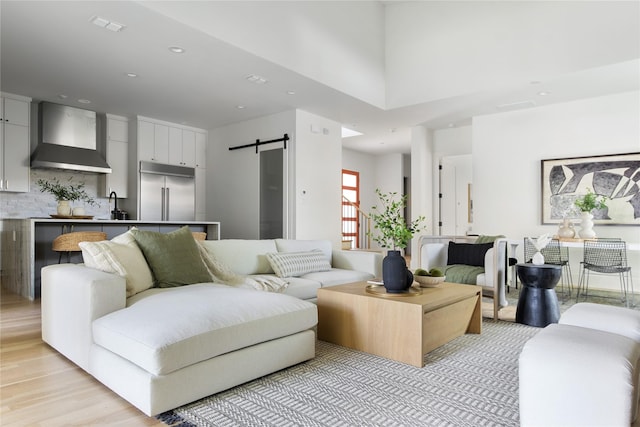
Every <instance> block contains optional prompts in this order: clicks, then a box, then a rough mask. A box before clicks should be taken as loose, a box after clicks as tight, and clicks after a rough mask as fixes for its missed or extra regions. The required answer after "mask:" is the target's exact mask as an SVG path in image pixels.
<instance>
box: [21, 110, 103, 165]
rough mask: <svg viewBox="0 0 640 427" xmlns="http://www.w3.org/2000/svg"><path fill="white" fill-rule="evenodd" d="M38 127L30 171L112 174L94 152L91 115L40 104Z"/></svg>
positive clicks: (94, 136) (92, 112)
mask: <svg viewBox="0 0 640 427" xmlns="http://www.w3.org/2000/svg"><path fill="white" fill-rule="evenodd" d="M38 126H39V127H38V145H37V146H36V149H35V150H34V152H33V154H32V155H31V167H32V168H56V169H68V170H77V171H84V172H98V173H111V167H110V166H109V165H108V164H107V162H106V160H105V159H104V157H103V156H102V155H101V154H100V153H99V152H98V151H97V149H96V113H95V112H94V111H89V110H83V109H80V108H74V107H68V106H66V105H59V104H53V103H51V102H44V101H43V102H41V103H40V114H39V120H38Z"/></svg>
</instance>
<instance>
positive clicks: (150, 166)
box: [139, 162, 196, 221]
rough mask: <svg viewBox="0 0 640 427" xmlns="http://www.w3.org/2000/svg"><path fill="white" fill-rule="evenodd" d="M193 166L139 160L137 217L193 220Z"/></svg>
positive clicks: (194, 208) (152, 219)
mask: <svg viewBox="0 0 640 427" xmlns="http://www.w3.org/2000/svg"><path fill="white" fill-rule="evenodd" d="M195 188H196V187H195V168H189V167H184V166H174V165H164V164H160V163H152V162H140V211H139V212H140V216H139V219H141V220H144V221H194V220H195V217H196V200H195V198H196V191H195Z"/></svg>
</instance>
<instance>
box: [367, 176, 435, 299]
mask: <svg viewBox="0 0 640 427" xmlns="http://www.w3.org/2000/svg"><path fill="white" fill-rule="evenodd" d="M376 195H377V196H378V198H379V199H380V205H381V206H380V207H378V206H374V207H373V208H371V213H370V217H371V219H372V220H373V223H374V230H377V232H378V233H376V234H374V233H372V232H369V236H371V238H372V239H373V241H374V242H376V243H377V244H378V245H380V247H382V248H391V249H390V250H389V251H388V252H387V255H386V256H385V258H384V260H383V261H382V281H383V283H384V287H385V288H386V289H387V292H389V293H401V292H405V291H406V290H407V289H409V288H410V287H411V285H412V284H413V274H412V273H411V272H410V271H409V270H408V269H407V264H406V261H405V260H404V257H402V256H401V253H400V250H401V249H404V248H406V247H407V244H408V243H409V240H411V238H412V237H413V235H414V234H415V233H418V232H420V231H421V230H422V229H423V228H422V227H421V225H420V223H421V222H423V221H424V220H425V217H424V216H422V215H421V216H419V217H418V218H417V219H415V220H413V221H411V222H410V223H409V224H407V222H406V220H405V218H404V215H403V212H404V208H405V206H406V204H407V196H406V195H403V196H400V197H398V193H396V192H390V193H383V192H381V191H380V190H379V189H377V188H376Z"/></svg>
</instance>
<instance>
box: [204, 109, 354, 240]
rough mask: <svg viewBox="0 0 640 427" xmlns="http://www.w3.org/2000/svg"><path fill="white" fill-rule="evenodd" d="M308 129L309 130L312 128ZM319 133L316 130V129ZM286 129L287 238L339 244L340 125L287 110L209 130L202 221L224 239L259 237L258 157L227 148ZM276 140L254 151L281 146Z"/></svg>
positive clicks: (248, 150)
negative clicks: (216, 223)
mask: <svg viewBox="0 0 640 427" xmlns="http://www.w3.org/2000/svg"><path fill="white" fill-rule="evenodd" d="M312 128H313V131H312ZM317 131H319V132H318V133H316V132H317ZM285 133H287V134H288V135H289V137H290V138H291V140H290V141H289V142H288V144H287V150H286V153H287V158H288V172H289V174H288V182H289V189H288V191H287V192H286V193H287V194H286V196H285V197H287V198H288V200H287V206H288V207H289V210H288V214H289V225H288V232H289V234H288V237H289V238H295V239H327V240H331V241H332V242H333V244H334V247H336V248H339V247H340V243H341V241H342V238H341V231H340V230H341V229H340V207H341V189H340V188H341V187H340V183H341V176H342V151H341V136H340V124H339V123H336V122H333V121H331V120H328V119H324V118H322V117H319V116H315V115H313V114H309V113H307V112H305V111H301V110H290V111H286V112H283V113H279V114H274V115H271V116H266V117H261V118H258V119H254V120H248V121H246V122H242V123H236V124H233V125H229V126H224V127H222V128H218V129H212V130H210V131H209V140H210V142H209V146H208V149H207V192H208V194H207V219H208V220H211V221H220V223H221V224H220V229H221V237H222V238H224V239H228V238H237V239H258V238H259V236H260V217H259V213H260V197H259V191H260V176H259V172H260V157H259V155H256V153H255V149H254V148H253V147H251V148H245V149H241V150H233V151H229V147H233V146H238V145H244V144H250V143H252V142H255V140H256V139H260V140H263V141H264V140H269V139H276V138H281V137H282V136H283V134H285ZM281 146H282V143H275V144H270V145H264V146H262V147H261V148H260V149H261V150H266V149H272V148H278V147H281Z"/></svg>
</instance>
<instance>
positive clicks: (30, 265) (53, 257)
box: [2, 218, 220, 300]
mask: <svg viewBox="0 0 640 427" xmlns="http://www.w3.org/2000/svg"><path fill="white" fill-rule="evenodd" d="M2 222H3V226H2V233H3V236H2V287H3V288H5V289H8V290H10V291H11V292H14V293H16V294H19V295H22V296H24V297H26V298H29V299H30V300H34V299H36V298H40V270H41V269H42V267H44V266H45V265H49V264H56V263H58V253H57V252H54V251H53V250H52V249H51V245H52V243H53V239H55V238H56V237H57V236H59V235H60V234H63V233H69V232H72V231H103V232H105V233H107V239H112V238H113V237H115V236H117V235H119V234H122V233H125V232H126V231H127V230H129V229H130V228H131V227H137V228H139V229H141V230H151V231H159V232H161V233H168V232H170V231H173V230H176V229H178V228H180V227H182V226H185V225H187V226H189V228H190V229H191V230H192V231H204V232H206V233H207V239H209V240H218V239H220V223H219V222H207V221H138V220H97V219H73V218H72V219H54V218H28V219H3V220H2ZM63 259H64V260H66V257H63ZM70 262H72V263H81V262H82V254H81V253H80V252H77V253H72V254H71V260H70Z"/></svg>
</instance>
